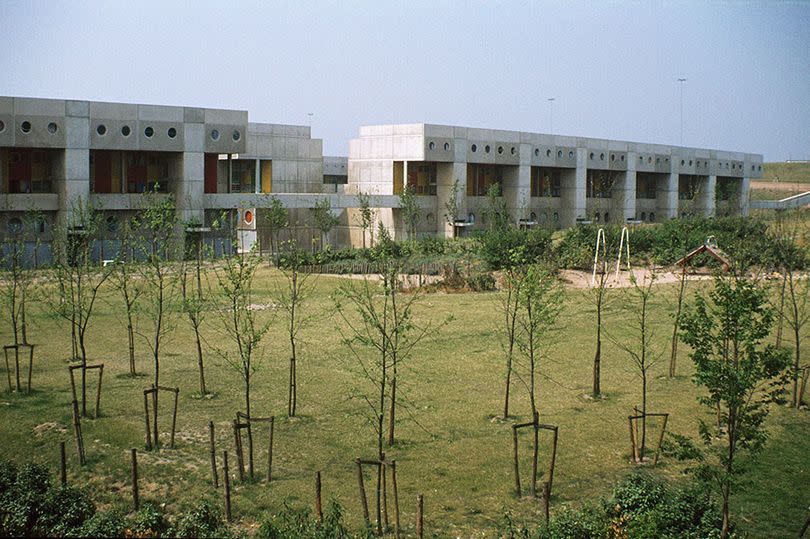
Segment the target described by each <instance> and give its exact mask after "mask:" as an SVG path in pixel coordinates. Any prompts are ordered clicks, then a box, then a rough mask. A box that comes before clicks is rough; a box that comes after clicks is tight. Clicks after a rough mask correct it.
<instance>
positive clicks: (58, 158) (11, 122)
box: [0, 97, 345, 259]
mask: <svg viewBox="0 0 810 539" xmlns="http://www.w3.org/2000/svg"><path fill="white" fill-rule="evenodd" d="M344 167H345V163H344ZM323 181H324V178H323V151H322V142H321V140H319V139H312V138H311V137H310V128H309V127H303V126H292V125H277V124H261V123H250V122H248V113H247V112H246V111H238V110H223V109H206V108H194V107H173V106H158V105H138V104H125V103H103V102H90V101H74V100H59V99H35V98H19V97H0V231H1V232H2V233H3V234H2V236H5V237H8V236H9V235H13V234H17V233H20V232H22V233H23V234H24V235H25V236H26V237H28V238H29V239H33V238H34V237H36V238H38V239H39V241H40V242H41V244H42V245H41V246H40V248H41V249H42V250H43V252H42V256H43V258H44V259H47V257H48V249H47V244H48V242H49V241H50V240H51V233H52V231H53V227H54V225H55V224H56V223H57V221H58V220H60V219H68V218H69V216H70V213H71V211H72V208H74V207H75V205H76V204H77V203H78V201H79V200H80V199H81V200H83V201H84V203H86V202H87V201H90V203H91V204H92V205H93V206H94V207H95V208H97V209H101V210H102V211H103V212H104V214H105V215H104V218H105V226H104V231H103V233H104V234H105V235H106V236H107V237H108V240H109V242H110V243H112V245H107V248H108V249H110V250H114V249H115V245H114V243H115V238H116V232H117V230H118V227H119V226H120V223H121V222H122V220H123V219H124V218H126V217H127V216H128V215H131V214H132V213H133V212H135V211H137V210H138V209H139V207H140V205H141V204H143V197H142V196H141V195H140V193H142V192H144V191H145V190H148V189H151V188H152V186H154V185H156V186H157V190H158V192H159V193H162V195H160V196H167V197H168V196H171V197H174V200H175V203H176V205H177V211H178V216H179V217H180V218H181V219H182V220H183V221H184V222H196V223H199V224H200V225H204V226H208V225H210V224H211V222H212V221H213V220H214V219H217V218H219V217H220V216H221V214H222V212H223V211H226V212H230V213H233V214H235V213H236V212H235V210H237V209H238V208H243V207H248V204H250V203H253V205H252V206H250V207H254V208H255V207H256V206H260V205H261V204H257V203H256V202H258V201H260V200H261V197H257V194H265V195H266V194H267V193H271V192H272V193H320V192H321V191H322V187H323ZM247 198H250V199H251V200H246V199H247ZM257 199H258V200H257ZM30 210H36V211H37V212H38V217H37V219H36V223H33V224H32V223H28V222H26V220H25V214H26V212H29V211H30ZM296 211H298V212H299V213H300V210H296ZM259 213H260V210H259ZM293 215H295V211H293ZM66 222H69V221H66ZM256 222H258V223H261V215H258V218H257V219H256ZM23 228H25V229H24V230H23ZM247 234H248V235H249V236H250V235H251V234H252V235H253V236H255V234H256V232H255V231H247ZM101 243H102V245H101V249H102V251H103V249H104V246H105V244H106V243H107V242H101ZM212 244H213V245H214V247H215V249H216V250H217V251H222V250H228V248H229V246H230V239H229V238H228V237H220V238H217V240H216V241H215V242H214V241H213V240H212ZM101 255H102V256H104V254H103V253H101Z"/></svg>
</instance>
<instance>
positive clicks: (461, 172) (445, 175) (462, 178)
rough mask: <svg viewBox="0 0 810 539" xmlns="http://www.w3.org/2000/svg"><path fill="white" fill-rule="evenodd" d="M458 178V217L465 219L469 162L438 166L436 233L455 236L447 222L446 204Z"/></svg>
mask: <svg viewBox="0 0 810 539" xmlns="http://www.w3.org/2000/svg"><path fill="white" fill-rule="evenodd" d="M456 180H458V193H457V194H456V204H457V205H458V214H457V215H456V217H457V218H458V219H465V218H466V215H467V164H466V163H441V164H439V165H438V166H437V167H436V234H437V235H438V236H441V237H445V238H452V237H453V227H452V226H450V225H449V224H448V223H447V219H446V218H445V213H446V211H447V210H446V209H445V207H444V205H445V204H446V203H447V201H448V200H449V198H450V192H451V190H452V189H453V184H454V183H455V181H456Z"/></svg>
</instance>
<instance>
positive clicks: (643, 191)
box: [636, 172, 656, 199]
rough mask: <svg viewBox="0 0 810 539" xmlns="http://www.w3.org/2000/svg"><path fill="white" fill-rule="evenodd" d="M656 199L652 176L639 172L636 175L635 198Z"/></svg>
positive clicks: (654, 182) (654, 181)
mask: <svg viewBox="0 0 810 539" xmlns="http://www.w3.org/2000/svg"><path fill="white" fill-rule="evenodd" d="M655 197H656V180H655V176H654V175H653V174H648V173H644V172H639V173H637V174H636V198H638V199H654V198H655Z"/></svg>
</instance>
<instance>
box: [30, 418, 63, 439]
mask: <svg viewBox="0 0 810 539" xmlns="http://www.w3.org/2000/svg"><path fill="white" fill-rule="evenodd" d="M52 430H53V431H56V432H58V433H60V434H62V433H65V432H67V428H66V427H63V426H62V425H60V424H59V423H53V422H50V423H42V424H40V425H37V426H36V427H34V435H35V436H36V437H37V438H41V437H42V436H44V435H45V434H47V433H48V432H50V431H52Z"/></svg>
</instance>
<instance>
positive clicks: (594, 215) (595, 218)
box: [593, 212, 602, 223]
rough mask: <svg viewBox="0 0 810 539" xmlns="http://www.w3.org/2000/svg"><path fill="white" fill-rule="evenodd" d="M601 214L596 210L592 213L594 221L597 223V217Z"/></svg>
mask: <svg viewBox="0 0 810 539" xmlns="http://www.w3.org/2000/svg"><path fill="white" fill-rule="evenodd" d="M601 216H602V215H601V214H600V213H599V212H596V213H595V214H593V220H594V221H596V222H597V223H598V222H599V218H600V217H601Z"/></svg>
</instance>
